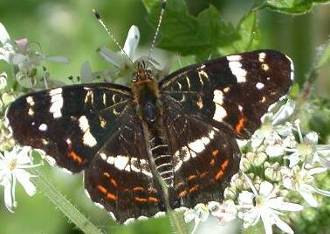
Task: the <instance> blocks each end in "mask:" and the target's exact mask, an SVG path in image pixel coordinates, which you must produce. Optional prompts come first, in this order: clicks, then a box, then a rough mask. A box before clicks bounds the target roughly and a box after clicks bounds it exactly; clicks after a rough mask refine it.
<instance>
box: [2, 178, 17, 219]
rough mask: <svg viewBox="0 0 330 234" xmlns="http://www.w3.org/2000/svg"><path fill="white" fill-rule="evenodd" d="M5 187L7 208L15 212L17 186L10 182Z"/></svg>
mask: <svg viewBox="0 0 330 234" xmlns="http://www.w3.org/2000/svg"><path fill="white" fill-rule="evenodd" d="M3 186H4V190H5V191H4V200H5V206H6V208H7V209H8V210H9V211H10V212H14V211H13V209H14V208H15V207H16V201H15V186H14V185H13V184H12V183H11V182H9V181H6V183H5V184H4V185H3Z"/></svg>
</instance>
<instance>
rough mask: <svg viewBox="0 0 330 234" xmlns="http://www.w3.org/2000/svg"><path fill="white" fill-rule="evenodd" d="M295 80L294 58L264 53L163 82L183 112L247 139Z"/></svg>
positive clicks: (193, 69) (230, 58)
mask: <svg viewBox="0 0 330 234" xmlns="http://www.w3.org/2000/svg"><path fill="white" fill-rule="evenodd" d="M292 79H293V64H292V61H291V60H290V59H289V57H287V56H286V55H284V54H282V53H280V52H277V51H273V50H259V51H252V52H247V53H242V54H237V55H229V56H226V57H223V58H219V59H215V60H210V61H207V62H206V63H204V64H200V65H193V66H189V67H186V68H183V69H181V70H179V71H177V72H175V73H173V74H171V75H169V76H168V77H166V78H165V79H163V80H162V81H160V89H161V93H162V94H163V95H168V96H170V97H171V98H173V99H174V100H176V102H178V103H180V105H181V106H182V109H183V110H184V112H186V113H190V114H192V115H195V116H196V117H198V118H201V119H203V120H204V121H208V122H209V123H210V124H212V125H213V126H218V127H219V126H220V125H223V124H224V125H227V127H229V128H230V129H231V130H232V131H233V132H234V133H235V135H236V137H239V138H248V137H250V136H251V134H252V133H253V132H254V131H255V130H256V129H257V128H258V127H259V126H260V124H261V117H262V116H263V115H264V114H265V113H266V112H267V110H268V108H269V106H270V105H271V104H273V103H274V102H276V101H278V100H279V98H280V97H282V96H284V95H285V94H286V93H287V92H288V90H289V88H290V86H291V84H292Z"/></svg>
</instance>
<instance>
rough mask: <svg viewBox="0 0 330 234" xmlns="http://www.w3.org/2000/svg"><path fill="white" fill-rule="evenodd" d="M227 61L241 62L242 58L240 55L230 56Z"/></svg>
mask: <svg viewBox="0 0 330 234" xmlns="http://www.w3.org/2000/svg"><path fill="white" fill-rule="evenodd" d="M226 58H227V60H228V61H229V62H230V61H240V60H241V59H242V56H240V55H228V56H227V57H226Z"/></svg>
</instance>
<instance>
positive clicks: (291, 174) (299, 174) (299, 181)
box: [281, 166, 330, 207]
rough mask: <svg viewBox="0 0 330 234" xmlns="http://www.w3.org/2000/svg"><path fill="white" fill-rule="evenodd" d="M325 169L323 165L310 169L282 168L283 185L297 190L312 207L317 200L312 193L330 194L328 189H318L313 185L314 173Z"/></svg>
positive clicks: (316, 204)
mask: <svg viewBox="0 0 330 234" xmlns="http://www.w3.org/2000/svg"><path fill="white" fill-rule="evenodd" d="M326 170H327V168H324V167H316V168H312V169H306V168H304V167H303V168H300V167H298V166H295V167H294V168H290V169H289V168H282V170H281V173H282V175H283V185H284V187H286V188H287V189H290V190H294V191H297V192H298V193H299V194H300V195H301V196H302V197H303V198H304V199H305V201H306V202H307V203H308V204H309V205H310V206H312V207H317V206H318V202H317V200H316V199H315V197H314V196H313V193H318V194H321V195H324V196H330V191H325V190H322V189H319V188H317V187H316V186H315V181H314V175H316V174H320V173H323V172H325V171H326Z"/></svg>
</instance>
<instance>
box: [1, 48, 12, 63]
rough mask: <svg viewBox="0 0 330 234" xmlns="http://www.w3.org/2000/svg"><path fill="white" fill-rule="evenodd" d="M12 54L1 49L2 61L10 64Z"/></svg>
mask: <svg viewBox="0 0 330 234" xmlns="http://www.w3.org/2000/svg"><path fill="white" fill-rule="evenodd" d="M10 56H11V53H10V52H9V51H7V50H5V49H3V48H0V60H4V61H6V62H7V63H10Z"/></svg>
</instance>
